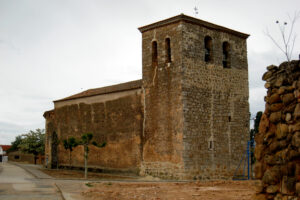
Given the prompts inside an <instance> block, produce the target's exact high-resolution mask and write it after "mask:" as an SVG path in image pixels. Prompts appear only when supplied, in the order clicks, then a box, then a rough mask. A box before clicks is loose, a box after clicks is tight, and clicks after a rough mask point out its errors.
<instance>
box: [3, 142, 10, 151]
mask: <svg viewBox="0 0 300 200" xmlns="http://www.w3.org/2000/svg"><path fill="white" fill-rule="evenodd" d="M0 146H1V147H2V150H3V151H7V150H8V149H9V148H10V147H11V145H1V144H0Z"/></svg>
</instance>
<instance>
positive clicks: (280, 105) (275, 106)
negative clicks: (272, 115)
mask: <svg viewBox="0 0 300 200" xmlns="http://www.w3.org/2000/svg"><path fill="white" fill-rule="evenodd" d="M282 108H283V103H274V104H271V106H270V111H271V112H277V111H280V110H281V109H282Z"/></svg>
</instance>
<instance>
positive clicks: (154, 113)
mask: <svg viewBox="0 0 300 200" xmlns="http://www.w3.org/2000/svg"><path fill="white" fill-rule="evenodd" d="M166 38H170V43H171V55H172V57H171V62H166V51H165V50H166V49H165V40H166ZM153 41H156V42H157V50H158V64H157V65H153V64H152V42H153ZM181 42H182V41H181V31H180V23H174V24H170V25H167V26H163V27H159V28H155V29H153V30H150V31H147V32H144V33H143V40H142V45H143V48H142V49H143V88H144V93H145V99H144V103H145V115H144V116H145V119H144V120H145V121H144V124H145V127H144V131H143V136H144V139H143V146H144V148H143V161H142V166H141V174H142V175H145V174H150V175H152V176H158V177H162V178H167V179H170V178H171V179H174V178H175V179H178V178H181V177H182V172H183V163H182V134H183V130H182V127H183V124H182V123H183V114H182V98H181V96H182V95H181V78H182V77H181V67H180V66H181V51H180V49H181Z"/></svg>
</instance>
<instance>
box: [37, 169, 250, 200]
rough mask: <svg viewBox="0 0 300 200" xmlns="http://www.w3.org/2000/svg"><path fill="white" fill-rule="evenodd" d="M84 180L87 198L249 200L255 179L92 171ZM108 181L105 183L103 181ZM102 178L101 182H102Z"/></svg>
mask: <svg viewBox="0 0 300 200" xmlns="http://www.w3.org/2000/svg"><path fill="white" fill-rule="evenodd" d="M42 171H43V172H44V173H46V174H48V175H50V176H52V177H55V178H65V179H83V177H84V173H83V172H82V171H76V170H61V169H60V170H49V169H43V170H42ZM88 179H89V180H94V181H87V182H86V183H83V184H84V185H85V187H84V188H85V190H84V191H83V192H82V193H81V197H80V199H84V200H194V199H195V200H196V199H199V200H200V199H201V200H250V199H251V197H252V196H253V195H254V193H255V190H254V183H255V182H254V181H205V182H164V181H159V180H158V179H154V178H152V177H146V178H140V177H129V176H122V175H114V174H103V173H95V172H89V173H88ZM103 180H105V182H103ZM100 181H102V182H100Z"/></svg>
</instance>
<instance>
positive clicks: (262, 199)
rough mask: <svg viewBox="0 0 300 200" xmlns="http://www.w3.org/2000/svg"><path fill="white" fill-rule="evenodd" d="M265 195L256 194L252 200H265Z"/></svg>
mask: <svg viewBox="0 0 300 200" xmlns="http://www.w3.org/2000/svg"><path fill="white" fill-rule="evenodd" d="M267 199H268V198H267V195H266V194H256V195H255V197H254V200H267Z"/></svg>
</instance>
